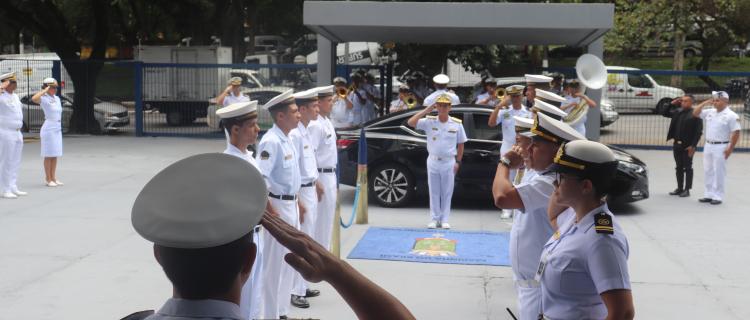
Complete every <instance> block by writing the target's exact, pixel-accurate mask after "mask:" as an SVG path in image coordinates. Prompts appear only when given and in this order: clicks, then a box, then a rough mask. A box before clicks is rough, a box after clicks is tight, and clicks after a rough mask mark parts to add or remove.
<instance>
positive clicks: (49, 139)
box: [31, 78, 63, 187]
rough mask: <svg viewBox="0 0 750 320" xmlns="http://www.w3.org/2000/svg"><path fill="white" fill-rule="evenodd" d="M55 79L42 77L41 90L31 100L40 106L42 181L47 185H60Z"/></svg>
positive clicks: (59, 129)
mask: <svg viewBox="0 0 750 320" xmlns="http://www.w3.org/2000/svg"><path fill="white" fill-rule="evenodd" d="M56 94H57V80H55V79H54V78H47V79H44V81H43V83H42V90H41V91H39V92H37V93H36V94H34V96H33V97H31V100H32V101H34V103H36V104H39V105H41V106H42V110H43V111H44V124H42V129H41V130H40V132H39V136H40V138H41V140H42V158H44V183H45V184H46V185H47V186H48V187H57V186H62V185H63V183H62V182H60V181H59V180H57V175H56V173H57V158H58V157H61V156H62V124H61V122H60V121H61V120H62V103H60V97H58V96H57V95H56Z"/></svg>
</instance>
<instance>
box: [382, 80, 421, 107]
mask: <svg viewBox="0 0 750 320" xmlns="http://www.w3.org/2000/svg"><path fill="white" fill-rule="evenodd" d="M417 105H418V103H417V98H415V97H414V94H413V93H412V92H411V90H410V89H409V86H407V85H401V86H400V87H399V88H398V99H396V100H393V101H391V107H390V109H388V112H391V113H393V112H399V111H404V110H406V109H409V108H414V107H416V106H417Z"/></svg>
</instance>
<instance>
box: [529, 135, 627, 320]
mask: <svg viewBox="0 0 750 320" xmlns="http://www.w3.org/2000/svg"><path fill="white" fill-rule="evenodd" d="M550 170H551V171H552V172H554V173H553V175H554V176H555V192H554V194H553V196H552V198H551V199H550V202H551V204H550V206H557V207H559V208H564V207H567V208H569V209H566V210H570V209H572V213H573V215H572V216H571V217H570V218H568V219H567V220H564V222H563V223H562V224H561V225H560V228H559V229H558V230H557V231H556V232H555V233H554V235H553V236H552V237H551V238H550V239H549V240H548V241H547V243H546V244H545V245H544V251H543V253H542V256H541V258H540V261H539V266H538V267H537V271H536V275H535V279H537V280H539V281H540V283H541V286H542V312H541V314H540V315H539V319H605V318H606V319H633V316H634V313H635V310H634V307H633V297H632V293H631V290H630V276H629V274H628V263H627V259H628V255H629V251H630V250H629V245H628V240H627V238H626V237H625V234H624V233H623V231H622V228H621V227H620V225H619V224H618V223H617V221H616V220H615V218H614V215H613V214H612V212H611V211H610V210H609V208H608V207H607V202H606V197H607V193H608V192H609V191H610V189H611V187H612V183H613V180H614V176H615V174H616V172H617V160H616V159H615V155H614V153H613V152H612V150H610V149H609V148H608V147H607V146H605V145H603V144H601V143H598V142H594V141H585V140H579V141H571V142H568V143H566V144H563V145H562V147H560V149H559V150H558V152H557V156H555V163H554V164H553V165H552V166H551V168H550ZM558 221H559V220H558Z"/></svg>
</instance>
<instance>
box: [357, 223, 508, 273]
mask: <svg viewBox="0 0 750 320" xmlns="http://www.w3.org/2000/svg"><path fill="white" fill-rule="evenodd" d="M509 240H510V235H509V234H508V233H507V232H473V231H451V230H441V229H434V230H431V229H409V228H379V227H370V228H369V229H367V232H366V233H365V235H364V236H363V237H362V239H360V240H359V242H358V243H357V246H355V247H354V249H353V250H352V252H350V253H349V256H348V257H347V258H349V259H369V260H395V261H410V262H424V263H449V264H473V265H490V266H508V265H510V259H509V257H508V248H509V245H508V242H509Z"/></svg>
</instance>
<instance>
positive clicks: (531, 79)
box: [523, 74, 552, 109]
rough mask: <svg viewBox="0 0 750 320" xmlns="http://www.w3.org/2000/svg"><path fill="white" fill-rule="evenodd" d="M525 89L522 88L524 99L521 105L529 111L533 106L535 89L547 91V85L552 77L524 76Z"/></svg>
mask: <svg viewBox="0 0 750 320" xmlns="http://www.w3.org/2000/svg"><path fill="white" fill-rule="evenodd" d="M524 78H525V79H526V88H524V91H523V95H524V97H525V99H524V101H523V104H524V105H525V106H526V108H529V109H531V108H532V107H533V106H534V100H535V99H536V89H537V88H539V89H547V88H548V87H549V83H550V82H551V81H552V77H548V76H544V75H540V74H525V75H524Z"/></svg>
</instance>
